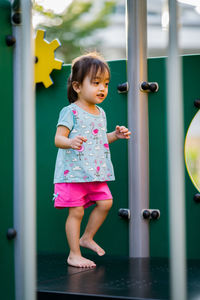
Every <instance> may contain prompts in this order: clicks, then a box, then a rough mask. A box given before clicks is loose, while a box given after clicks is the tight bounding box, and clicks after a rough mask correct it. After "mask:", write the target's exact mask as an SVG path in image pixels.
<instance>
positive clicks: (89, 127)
mask: <svg viewBox="0 0 200 300" xmlns="http://www.w3.org/2000/svg"><path fill="white" fill-rule="evenodd" d="M97 108H98V109H99V112H100V113H99V115H94V114H90V113H88V112H87V111H85V110H83V109H82V108H80V107H79V106H78V105H76V104H75V103H72V104H70V105H68V106H66V107H64V108H63V109H62V110H61V112H60V116H59V120H58V124H57V126H59V125H62V126H66V127H67V128H69V130H70V134H69V138H74V137H75V136H77V135H80V136H83V137H86V138H87V142H84V143H83V144H82V147H81V149H80V150H74V149H60V148H59V149H58V154H57V159H56V166H55V174H54V183H59V182H92V181H112V180H114V179H115V177H114V171H113V166H112V162H111V157H110V150H109V144H108V139H107V123H106V115H105V112H104V110H103V109H102V108H101V107H99V106H97Z"/></svg>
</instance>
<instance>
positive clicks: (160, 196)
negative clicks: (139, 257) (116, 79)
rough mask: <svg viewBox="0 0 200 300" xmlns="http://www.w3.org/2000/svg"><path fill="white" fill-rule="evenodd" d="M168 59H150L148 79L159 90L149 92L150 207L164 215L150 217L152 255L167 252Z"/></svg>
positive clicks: (166, 253)
mask: <svg viewBox="0 0 200 300" xmlns="http://www.w3.org/2000/svg"><path fill="white" fill-rule="evenodd" d="M165 60H166V59H165V58H152V59H149V60H148V80H149V82H158V84H159V90H158V92H157V93H150V94H149V100H148V104H149V107H148V108H149V163H150V174H149V190H150V194H149V198H150V208H157V209H159V210H160V212H161V217H160V219H159V220H157V221H150V255H151V256H161V257H162V256H163V257H165V256H168V248H169V238H168V195H167V130H166V125H167V123H166V118H167V115H166V61H165Z"/></svg>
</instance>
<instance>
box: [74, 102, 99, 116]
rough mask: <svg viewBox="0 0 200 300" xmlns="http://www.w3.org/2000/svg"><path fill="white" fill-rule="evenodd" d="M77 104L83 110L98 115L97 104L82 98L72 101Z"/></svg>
mask: <svg viewBox="0 0 200 300" xmlns="http://www.w3.org/2000/svg"><path fill="white" fill-rule="evenodd" d="M74 103H75V104H76V105H77V106H79V107H80V108H82V109H84V110H85V111H87V112H88V113H90V114H93V115H99V109H98V108H97V106H96V105H95V104H93V103H88V102H86V101H82V100H77V101H76V102H74Z"/></svg>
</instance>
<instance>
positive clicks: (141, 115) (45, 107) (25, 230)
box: [0, 0, 200, 300]
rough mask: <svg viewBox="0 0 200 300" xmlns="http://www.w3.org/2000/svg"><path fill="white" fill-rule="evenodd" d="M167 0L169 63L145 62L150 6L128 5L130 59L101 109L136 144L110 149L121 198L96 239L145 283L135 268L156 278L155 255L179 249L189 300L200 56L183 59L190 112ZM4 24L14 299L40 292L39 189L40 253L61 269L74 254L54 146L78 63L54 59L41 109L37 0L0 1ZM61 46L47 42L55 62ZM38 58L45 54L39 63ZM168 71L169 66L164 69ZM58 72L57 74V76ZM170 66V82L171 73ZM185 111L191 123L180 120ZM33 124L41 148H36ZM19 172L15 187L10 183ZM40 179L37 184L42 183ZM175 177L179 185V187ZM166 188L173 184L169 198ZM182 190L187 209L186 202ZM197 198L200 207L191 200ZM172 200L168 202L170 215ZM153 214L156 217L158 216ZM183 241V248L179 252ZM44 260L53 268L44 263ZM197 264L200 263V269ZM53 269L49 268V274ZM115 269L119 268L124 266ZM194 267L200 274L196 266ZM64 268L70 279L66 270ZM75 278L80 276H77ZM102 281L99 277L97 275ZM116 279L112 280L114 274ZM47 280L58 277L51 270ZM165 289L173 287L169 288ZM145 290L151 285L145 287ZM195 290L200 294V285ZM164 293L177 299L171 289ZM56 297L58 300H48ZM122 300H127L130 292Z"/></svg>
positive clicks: (1, 260) (9, 283)
mask: <svg viewBox="0 0 200 300" xmlns="http://www.w3.org/2000/svg"><path fill="white" fill-rule="evenodd" d="M169 2H170V13H171V19H170V20H171V23H170V24H171V25H170V26H171V27H170V28H171V29H170V45H171V48H170V52H169V60H168V61H167V60H166V58H152V59H148V60H147V57H146V1H145V0H130V1H129V0H128V1H127V13H128V19H129V22H128V32H129V34H128V64H127V62H126V60H119V61H111V62H109V65H110V68H111V73H112V77H111V78H112V81H111V85H110V91H109V96H108V99H107V100H106V101H105V103H104V104H103V106H104V107H105V110H106V112H107V116H108V120H109V122H108V130H112V129H113V126H114V125H115V124H116V123H118V122H119V123H123V124H126V123H127V122H128V127H129V128H130V129H131V130H132V132H133V138H132V139H131V140H130V142H129V145H128V147H127V146H126V145H123V147H122V145H121V144H120V141H119V143H116V144H115V145H112V146H111V151H112V159H113V162H114V165H115V166H116V167H115V170H116V178H117V181H116V182H113V183H111V184H110V187H111V189H112V192H113V195H114V199H116V201H114V206H113V209H112V211H111V214H110V216H109V219H108V220H107V221H106V223H105V224H104V230H103V231H101V232H99V233H98V235H97V240H98V239H99V240H100V241H101V243H102V246H103V247H105V248H106V249H110V250H109V252H110V254H111V257H112V261H113V264H114V263H115V264H117V263H116V256H119V255H120V256H123V257H126V259H125V260H124V261H126V262H125V266H126V269H123V268H122V269H121V270H122V273H123V274H124V273H125V272H126V270H127V269H128V268H129V267H130V274H129V275H130V278H131V276H132V274H134V276H135V275H137V274H140V275H141V278H142V276H143V275H142V274H143V273H142V272H141V273H139V272H138V270H140V271H141V270H142V269H139V268H138V269H137V272H138V273H137V274H135V273H134V272H133V269H132V268H131V265H132V262H133V265H134V267H135V268H136V267H137V266H138V265H141V266H143V267H144V268H147V269H148V270H149V273H148V272H147V273H148V276H147V277H149V276H150V274H154V273H152V272H154V271H153V269H151V268H150V267H149V266H148V264H150V265H151V262H152V263H153V264H154V262H155V261H156V259H155V260H154V261H153V259H154V258H156V257H162V258H168V257H169V251H168V249H169V245H171V255H170V257H172V266H174V267H173V272H172V274H173V276H172V283H171V286H172V299H174V300H178V299H181V300H184V299H185V298H186V291H185V263H184V261H185V259H184V257H185V250H184V248H185V247H184V226H185V225H184V224H185V221H184V214H185V213H184V208H185V207H186V212H187V214H186V220H187V222H186V223H187V228H186V230H187V242H186V244H187V253H186V256H187V258H188V259H199V258H200V244H199V243H198V242H197V241H198V230H197V228H198V227H199V226H200V221H199V212H198V203H199V201H198V199H199V194H198V193H197V190H196V188H195V186H194V185H193V183H192V182H191V180H190V178H189V176H188V173H187V172H186V170H184V167H183V144H184V143H183V136H185V134H186V132H187V129H188V127H189V124H190V122H191V120H192V118H193V116H194V115H195V114H196V112H197V107H195V106H194V103H193V102H194V100H195V99H198V97H199V89H198V86H199V85H198V76H199V65H200V57H199V56H198V55H194V56H185V57H183V66H182V70H183V73H182V74H183V95H184V97H183V105H182V103H181V98H182V96H181V94H180V93H181V92H180V91H181V90H182V87H181V83H180V77H181V76H180V72H181V71H180V70H181V68H180V62H179V58H178V51H177V48H178V45H177V40H178V39H177V36H176V32H177V30H176V28H177V27H176V2H175V1H169ZM21 16H22V18H21ZM21 22H22V23H21ZM11 23H12V24H11ZM0 25H1V34H0V36H1V40H0V50H1V57H3V58H4V59H3V60H1V62H0V78H1V86H2V89H1V92H2V99H6V101H4V104H5V105H3V106H2V118H1V126H0V128H1V136H2V143H3V146H2V148H1V157H2V165H1V166H2V174H3V180H2V181H1V184H2V185H1V191H2V200H1V205H2V206H1V210H0V214H1V215H0V217H1V220H2V227H1V233H0V237H1V239H2V253H1V256H0V265H1V283H2V289H1V293H2V295H3V296H2V297H3V298H4V299H6V300H7V299H9V300H10V299H16V300H27V299H28V300H33V299H35V290H36V241H35V239H36V232H35V225H36V205H35V199H36V191H35V186H36V185H37V252H38V253H48V254H49V255H50V257H51V259H52V264H53V266H55V265H57V264H58V261H59V262H61V263H62V259H61V260H59V257H61V256H62V255H63V254H62V252H65V251H67V249H66V242H65V233H64V232H63V231H62V230H63V228H64V222H65V218H66V215H65V214H66V213H65V211H60V212H55V210H54V208H53V204H52V202H51V198H52V194H53V185H52V178H53V169H54V162H55V156H56V149H55V147H54V145H53V140H54V134H55V124H56V122H57V116H58V112H59V111H60V109H61V108H62V107H63V106H64V105H67V104H68V103H67V101H66V94H67V93H66V82H67V77H68V75H69V72H70V66H69V65H64V66H63V67H62V69H59V68H60V67H61V62H57V60H56V59H55V57H54V56H53V58H52V56H51V59H50V60H51V62H52V65H53V67H52V66H51V69H55V70H53V72H51V70H50V69H49V70H46V68H45V69H44V73H43V76H42V79H39V80H38V79H37V81H40V82H43V83H44V85H45V86H46V87H44V86H43V84H41V83H39V84H37V86H36V95H37V100H36V106H35V97H34V89H33V86H34V84H33V83H34V77H33V67H34V65H35V66H36V68H37V67H39V63H40V60H41V59H40V56H39V54H37V53H40V51H39V52H36V55H35V53H34V51H33V48H32V46H31V45H32V42H33V39H32V33H31V5H30V3H29V1H25V0H22V1H21V10H20V9H19V1H14V2H13V4H12V6H11V4H10V3H9V2H8V1H6V0H0ZM12 25H13V32H12ZM172 29H173V30H172ZM40 34H41V38H42V39H41V40H40V42H41V44H42V45H43V46H44V45H45V46H46V44H44V43H45V41H44V39H43V36H44V35H43V33H40ZM174 34H175V35H174ZM133 37H134V38H133ZM58 44H59V43H58V42H49V44H48V47H51V46H50V45H52V48H51V50H52V51H51V55H52V54H54V50H55V49H56V47H57V46H58ZM55 46H56V47H55ZM35 56H36V57H37V58H36V60H35ZM172 57H173V60H172ZM37 59H38V60H37ZM48 64H49V62H48V63H47V65H48ZM126 64H127V66H126ZM13 66H14V77H13ZM167 66H168V68H166V67H167ZM174 66H176V68H174ZM57 67H59V68H58V69H57ZM126 67H127V68H126ZM167 69H168V73H167V74H168V76H166V70H167ZM174 69H175V70H176V72H177V73H175V71H174ZM170 70H173V72H174V74H173V72H171V73H170ZM50 73H51V74H50ZM5 74H6V76H5ZM49 75H50V76H51V77H52V78H53V80H54V84H52V81H51V80H50V77H49ZM50 83H51V85H50ZM122 83H124V84H122ZM186 83H187V84H186ZM177 86H178V87H179V88H177ZM188 86H192V90H190V89H188ZM117 87H118V88H117ZM158 87H159V88H158ZM147 91H148V92H149V93H148V92H147ZM153 91H154V93H153ZM166 91H167V93H166ZM127 92H128V93H127ZM58 95H59V99H58ZM191 99H192V100H191ZM166 103H168V104H169V106H168V109H166ZM13 104H14V105H13ZM174 104H176V105H177V107H176V108H174V106H173V105H174ZM182 106H183V109H184V112H183V114H184V123H183V121H182V117H181V115H182V113H181V107H182ZM171 109H172V111H171ZM35 110H36V118H35ZM127 111H128V113H127ZM47 112H48V113H47ZM174 112H176V114H174ZM44 116H45V118H44ZM169 116H172V119H168V118H169ZM35 119H36V124H35ZM13 120H14V121H13ZM166 124H168V127H167V126H166ZM35 127H36V132H37V134H36V140H37V143H35ZM13 128H14V130H13ZM183 131H184V132H183ZM5 137H6V138H5ZM172 138H173V140H172ZM36 144H37V147H36ZM174 146H176V147H174ZM35 149H36V151H37V163H36V162H35V156H36V155H35ZM127 152H128V157H129V158H128V160H127ZM119 153H120V155H119ZM5 158H6V159H5ZM167 162H169V165H168V164H167ZM177 163H178V166H177ZM36 167H37V168H36ZM35 168H36V170H35ZM13 170H14V171H13ZM13 172H14V183H13V184H12V180H13V179H12V178H13V177H12V176H13ZM36 172H37V182H35V173H36ZM183 177H185V184H184V178H183ZM176 180H179V182H177V183H176V184H174V182H175V181H176ZM127 182H128V184H127ZM119 183H120V184H119ZM168 184H169V185H170V189H169V192H168ZM174 187H175V189H174ZM184 191H185V194H186V206H185V205H184ZM13 195H14V197H13ZM194 196H195V199H196V200H195V201H196V202H194V201H193V197H194ZM13 198H14V201H13ZM168 199H170V210H169V208H168V203H169V200H168ZM184 206H185V207H184ZM120 208H124V210H123V214H124V213H125V215H126V220H125V219H123V218H119V217H118V211H119V210H120ZM153 208H155V209H153ZM121 212H122V211H121ZM87 213H88V212H87ZM87 213H86V214H87ZM144 213H145V214H144ZM5 216H6V218H5ZM144 216H145V217H144ZM146 216H147V217H148V218H146ZM155 217H157V219H154V218H155ZM150 219H151V220H150ZM169 219H170V221H169ZM44 220H45V221H44ZM169 223H170V224H171V230H170V236H171V237H172V239H171V243H169V237H168V235H169V230H168V225H169ZM113 228H114V229H115V232H117V238H116V236H114V234H113ZM105 232H106V234H105ZM177 244H178V245H179V247H176V246H177ZM55 257H58V261H57V262H55ZM128 257H130V259H129V258H128ZM106 259H107V258H105V261H104V263H103V264H105V267H104V268H103V270H104V271H103V272H106V265H107V264H108V263H109V261H108V260H106ZM151 259H152V261H151ZM42 261H45V257H43V260H42ZM122 261H123V259H122ZM144 262H146V263H144ZM157 262H158V261H157ZM99 263H100V262H99ZM165 263H166V261H163V260H162V259H161V260H159V262H158V263H155V264H154V266H155V269H156V268H157V269H158V268H159V266H160V268H162V267H163V265H164V267H163V268H164V270H165V271H164V272H165V273H166V272H168V269H167V267H166V265H165ZM196 265H197V266H198V265H199V264H198V262H197V263H196ZM8 266H9V269H8ZM46 266H47V265H46V264H44V269H45V268H46ZM117 266H118V268H119V270H120V264H117ZM191 266H192V267H193V265H191ZM157 269H156V270H157ZM115 270H116V269H115ZM145 270H146V269H145ZM58 271H59V272H63V268H60V269H59V270H58ZM69 272H72V271H69ZM72 273H73V272H72ZM72 273H70V274H72ZM75 273H77V275H76V276H75ZM119 273H120V272H119ZM41 274H42V275H41ZM73 274H74V277H73V278H72V276H71V277H70V278H71V279H74V281H73V282H74V284H75V282H76V280H78V279H77V278H82V277H78V276H80V274H79V275H78V272H76V271H74V273H73ZM82 274H83V273H82ZM95 274H96V275H98V269H97V273H95ZM105 274H107V273H105ZM109 274H110V276H111V277H112V274H111V273H109ZM180 275H182V276H180ZM38 276H40V278H42V277H43V273H42V272H41V273H40V274H39V275H38ZM45 276H47V274H46V275H45ZM48 276H50V277H51V276H52V275H51V273H49V274H48ZM48 276H47V277H46V278H47V279H49V280H50V279H51V278H50V277H48ZM102 276H103V275H102V274H101V272H100V275H99V277H98V276H97V277H98V278H99V281H97V283H98V285H101V283H102V282H104V283H103V286H104V287H107V290H109V287H108V285H106V284H107V283H106V282H105V281H104V280H105V278H106V275H105V276H103V277H102ZM113 276H114V275H113ZM117 276H121V275H120V274H118V275H117V273H115V276H114V277H115V281H114V283H113V285H112V284H111V279H110V281H109V284H110V285H112V286H113V289H114V286H115V287H116V291H118V293H119V288H117V287H118V285H117V284H118V283H117V280H118V277H117ZM94 277H95V276H94ZM102 278H103V279H102ZM130 278H126V280H127V281H126V283H123V284H125V286H126V284H127V282H128V281H129V280H132V279H130ZM68 279H69V278H68ZM165 279H166V278H165ZM69 280H70V279H69ZM81 280H82V279H81ZM145 280H146V281H145V284H146V286H148V287H149V286H150V283H151V282H150V281H148V280H149V278H146V279H145ZM156 280H158V279H156ZM166 280H167V279H166ZM177 280H178V281H177ZM41 281H42V280H41ZM136 281H137V278H136V277H134V284H135V282H136ZM124 282H125V281H124ZM166 282H167V283H168V281H166ZM76 283H77V282H76ZM154 283H155V282H152V284H153V288H152V289H150V288H146V289H145V293H146V294H145V293H144V294H143V295H142V296H143V298H144V299H145V297H146V299H148V297H150V296H151V295H153V293H154V288H155V289H156V284H155V285H154ZM139 284H142V283H141V282H140V281H139V283H138V285H137V284H136V285H135V286H134V288H135V289H136V290H137V291H139ZM143 284H144V283H143ZM41 286H42V288H43V289H44V288H45V285H44V281H42V283H41ZM141 286H143V287H144V285H141ZM127 287H128V284H127ZM80 289H81V287H80ZM84 291H85V290H84ZM130 291H132V290H130ZM195 291H196V294H197V295H198V292H199V290H198V287H197V288H196V290H195ZM74 292H77V290H76V291H74ZM130 293H131V292H130ZM138 293H139V292H138ZM41 294H42V293H41ZM190 294H192V291H191V292H190ZM138 295H139V294H138ZM138 295H137V296H138ZM160 295H161V294H160ZM166 295H169V291H168V292H167V293H166ZM42 296H45V295H44V294H43V295H42ZM42 296H41V297H42ZM48 296H49V297H50V295H48ZM111 296H112V295H111ZM114 296H116V295H114ZM114 296H113V297H114ZM120 296H121V297H122V298H123V294H121V295H120ZM125 296H127V297H130V296H132V297H133V294H126V295H124V297H125ZM140 296H141V294H140ZM61 297H62V296H61ZM138 297H139V296H138ZM160 297H161V296H160ZM41 299H42V298H41ZM49 299H50V298H49Z"/></svg>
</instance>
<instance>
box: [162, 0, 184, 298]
mask: <svg viewBox="0 0 200 300" xmlns="http://www.w3.org/2000/svg"><path fill="white" fill-rule="evenodd" d="M168 4H169V20H170V23H169V49H168V62H167V125H168V126H167V129H168V174H169V215H170V270H171V271H170V274H171V275H170V277H171V278H170V279H171V299H172V300H177V299H181V300H186V262H185V192H184V139H183V102H182V75H181V74H182V72H181V61H180V56H179V46H178V24H177V23H178V15H177V2H176V1H175V0H169V1H168Z"/></svg>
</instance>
